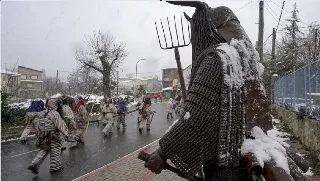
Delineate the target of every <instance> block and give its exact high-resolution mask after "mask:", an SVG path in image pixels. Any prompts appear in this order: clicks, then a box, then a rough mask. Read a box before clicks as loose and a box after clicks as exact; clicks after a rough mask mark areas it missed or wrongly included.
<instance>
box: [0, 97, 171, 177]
mask: <svg viewBox="0 0 320 181" xmlns="http://www.w3.org/2000/svg"><path fill="white" fill-rule="evenodd" d="M152 110H154V111H156V112H157V113H156V114H155V115H154V117H153V121H152V124H151V130H150V133H147V132H146V131H145V130H144V131H143V133H142V134H140V133H139V131H138V124H137V113H136V112H135V113H132V115H133V116H132V115H131V114H129V115H127V117H126V123H127V129H126V130H125V131H123V129H122V127H121V129H120V130H119V131H118V130H117V129H114V131H113V134H112V136H109V137H107V138H104V137H103V136H102V135H101V131H102V129H103V126H102V125H101V124H100V125H98V123H92V124H91V125H90V126H89V129H88V133H87V138H86V142H85V144H84V145H80V146H78V147H77V148H72V149H69V148H68V145H67V149H66V150H65V151H63V152H62V164H63V166H64V169H63V170H62V171H60V172H57V173H53V174H51V173H50V172H49V156H48V157H47V158H46V160H45V161H44V162H43V164H42V165H41V167H40V169H39V173H38V174H37V175H35V174H33V173H31V171H30V170H28V169H27V167H28V165H29V164H30V163H31V161H32V159H33V158H34V157H35V156H36V154H37V153H38V151H37V148H36V147H35V146H34V141H33V140H29V141H28V142H27V143H26V144H21V143H19V142H11V143H5V144H2V145H1V162H2V163H1V165H2V166H1V180H2V181H20V180H21V181H28V180H41V181H42V180H50V181H51V180H57V181H58V180H59V181H69V180H72V179H75V178H77V177H79V176H82V175H84V174H86V173H88V172H90V171H92V170H95V169H97V168H100V167H102V166H104V165H106V164H108V163H110V162H112V161H114V160H116V159H118V158H120V157H123V156H125V155H127V154H129V153H131V152H133V151H135V150H137V149H139V148H141V147H143V146H144V145H147V144H148V143H151V142H152V141H154V140H157V139H158V138H160V137H161V136H162V135H163V134H164V132H165V131H166V129H167V128H168V127H169V126H170V125H171V124H172V122H173V121H174V120H175V119H176V117H174V118H173V120H170V121H167V119H166V104H161V103H157V104H152ZM173 115H174V116H175V114H174V113H173Z"/></svg>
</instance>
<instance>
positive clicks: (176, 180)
mask: <svg viewBox="0 0 320 181" xmlns="http://www.w3.org/2000/svg"><path fill="white" fill-rule="evenodd" d="M148 146H150V147H151V148H152V149H153V150H155V149H156V148H157V147H158V146H159V143H158V140H156V141H154V142H152V143H150V144H149V145H147V146H145V147H143V148H140V149H139V150H136V151H134V152H133V153H130V154H129V155H127V156H124V157H122V158H120V159H118V160H116V161H114V162H111V163H109V164H108V165H105V166H103V167H101V168H99V169H96V170H94V171H92V172H90V173H87V174H85V175H83V176H81V177H79V178H76V179H74V180H73V181H98V180H99V181H101V180H110V181H119V180H121V181H133V180H138V181H149V180H150V181H165V180H172V181H186V179H183V178H181V177H179V176H178V175H177V174H175V173H172V172H170V171H167V170H164V171H162V172H161V174H158V175H156V174H154V173H152V172H151V171H149V170H148V169H146V168H145V167H144V162H143V161H141V160H139V159H138V154H139V152H140V151H141V150H143V149H145V148H146V147H148Z"/></svg>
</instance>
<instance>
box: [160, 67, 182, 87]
mask: <svg viewBox="0 0 320 181" xmlns="http://www.w3.org/2000/svg"><path fill="white" fill-rule="evenodd" d="M178 77H179V76H178V69H177V68H167V69H162V87H163V88H167V87H172V86H173V80H174V79H178Z"/></svg>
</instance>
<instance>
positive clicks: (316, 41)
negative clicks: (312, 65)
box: [313, 29, 319, 61]
mask: <svg viewBox="0 0 320 181" xmlns="http://www.w3.org/2000/svg"><path fill="white" fill-rule="evenodd" d="M318 31H319V30H318V29H315V30H314V52H313V60H314V61H316V59H317V54H318V51H317V49H318V47H317V44H318Z"/></svg>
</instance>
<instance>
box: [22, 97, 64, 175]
mask: <svg viewBox="0 0 320 181" xmlns="http://www.w3.org/2000/svg"><path fill="white" fill-rule="evenodd" d="M48 106H49V110H50V111H49V112H48V113H47V114H46V116H45V118H42V119H40V120H39V124H38V127H37V129H38V130H39V134H38V140H37V142H38V144H37V146H38V147H39V148H40V151H39V153H38V154H37V155H36V157H35V158H34V159H33V160H32V162H31V164H30V165H29V167H28V169H29V170H31V171H32V172H33V173H36V174H37V173H38V169H39V167H40V165H41V164H42V162H43V161H44V160H45V158H46V157H47V155H48V154H49V153H50V171H51V172H54V171H58V170H61V169H62V165H61V144H62V140H61V135H63V136H67V135H68V129H67V126H66V124H65V122H64V121H63V119H62V118H61V116H60V114H59V113H58V112H57V111H56V109H57V103H56V100H54V99H50V100H49V101H48Z"/></svg>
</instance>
